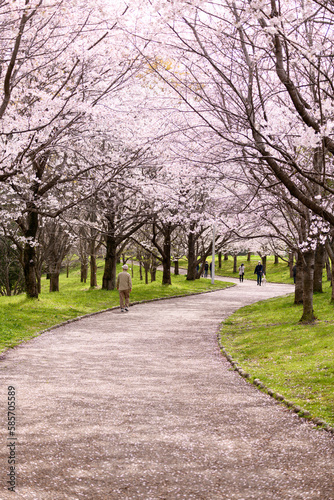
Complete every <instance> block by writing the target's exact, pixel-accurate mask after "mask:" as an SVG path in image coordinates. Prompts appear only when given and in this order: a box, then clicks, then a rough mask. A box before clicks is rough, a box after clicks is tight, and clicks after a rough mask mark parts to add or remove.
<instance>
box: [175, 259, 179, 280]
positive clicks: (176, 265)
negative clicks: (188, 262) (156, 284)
mask: <svg viewBox="0 0 334 500" xmlns="http://www.w3.org/2000/svg"><path fill="white" fill-rule="evenodd" d="M174 274H175V276H178V275H179V274H180V272H179V261H178V260H174Z"/></svg>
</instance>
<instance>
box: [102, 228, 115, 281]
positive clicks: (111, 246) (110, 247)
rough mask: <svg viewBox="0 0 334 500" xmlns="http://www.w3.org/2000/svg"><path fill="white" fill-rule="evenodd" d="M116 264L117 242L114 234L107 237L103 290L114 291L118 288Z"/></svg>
mask: <svg viewBox="0 0 334 500" xmlns="http://www.w3.org/2000/svg"><path fill="white" fill-rule="evenodd" d="M116 263H117V242H116V238H115V237H114V235H113V234H110V233H109V234H107V236H106V256H105V266H104V273H103V279H102V289H103V290H114V289H115V288H116Z"/></svg>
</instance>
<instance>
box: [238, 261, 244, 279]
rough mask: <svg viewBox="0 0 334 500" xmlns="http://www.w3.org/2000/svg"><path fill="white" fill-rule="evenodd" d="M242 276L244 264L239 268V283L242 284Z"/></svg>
mask: <svg viewBox="0 0 334 500" xmlns="http://www.w3.org/2000/svg"><path fill="white" fill-rule="evenodd" d="M244 274H245V266H244V264H241V266H240V267H239V281H240V283H242V282H243V281H244Z"/></svg>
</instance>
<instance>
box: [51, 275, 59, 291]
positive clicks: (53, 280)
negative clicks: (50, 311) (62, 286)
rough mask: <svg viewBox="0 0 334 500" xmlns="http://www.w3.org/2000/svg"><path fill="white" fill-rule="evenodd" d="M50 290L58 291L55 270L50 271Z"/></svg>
mask: <svg viewBox="0 0 334 500" xmlns="http://www.w3.org/2000/svg"><path fill="white" fill-rule="evenodd" d="M50 292H59V271H55V272H52V273H51V276H50Z"/></svg>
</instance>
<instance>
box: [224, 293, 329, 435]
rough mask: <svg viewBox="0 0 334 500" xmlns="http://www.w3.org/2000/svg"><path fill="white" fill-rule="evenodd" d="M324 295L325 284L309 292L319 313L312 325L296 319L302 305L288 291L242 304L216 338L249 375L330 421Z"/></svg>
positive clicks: (326, 314)
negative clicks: (284, 294)
mask: <svg viewBox="0 0 334 500" xmlns="http://www.w3.org/2000/svg"><path fill="white" fill-rule="evenodd" d="M330 297H331V291H330V288H329V285H328V284H326V285H325V292H324V293H323V294H316V295H315V296H314V310H315V312H316V315H317V317H318V318H319V320H317V322H316V323H315V324H314V325H301V324H299V323H298V322H297V321H296V318H298V317H300V316H301V310H302V306H296V305H294V304H293V296H288V297H282V298H276V299H270V300H266V301H263V302H258V303H256V304H253V305H251V306H247V307H243V308H242V309H239V310H238V311H237V312H236V313H234V314H233V315H232V316H230V317H229V318H228V319H227V320H226V321H225V322H224V323H223V325H222V330H221V333H220V339H221V344H222V345H223V346H224V347H225V348H226V351H228V353H229V354H230V355H231V356H232V357H233V359H234V360H235V361H236V362H237V363H239V365H240V366H241V367H242V368H243V369H244V370H245V371H246V372H248V373H249V374H250V375H251V379H253V380H254V379H255V378H258V379H260V380H261V382H263V384H264V385H265V386H267V387H268V388H270V389H272V390H273V391H274V392H278V393H280V394H282V395H283V396H284V397H285V399H287V400H289V401H292V402H293V403H294V404H295V405H297V406H300V407H302V408H303V409H305V410H307V411H309V412H310V413H311V415H312V416H314V417H317V418H320V419H322V420H324V421H326V422H327V423H328V424H330V425H331V426H334V356H333V354H334V336H333V328H334V319H333V307H334V306H333V304H332V303H331V302H330ZM296 309H298V312H297V311H296ZM299 309H300V313H299Z"/></svg>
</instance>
